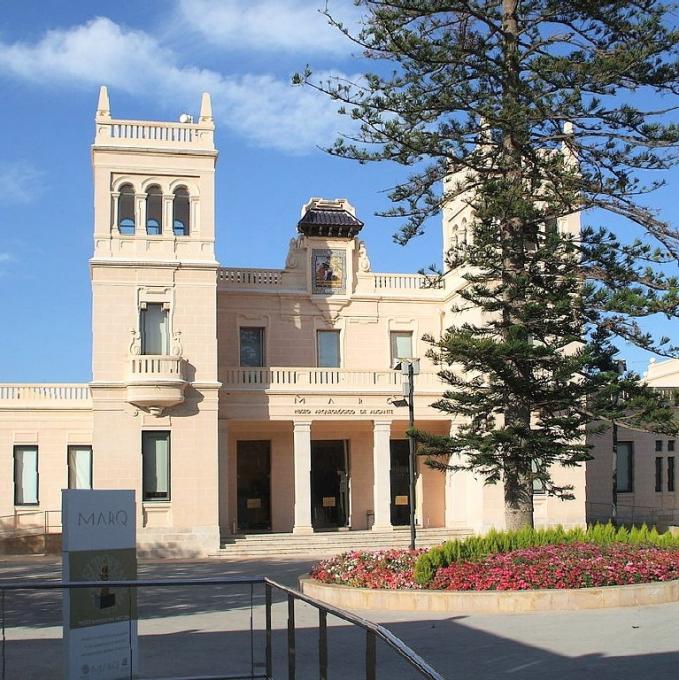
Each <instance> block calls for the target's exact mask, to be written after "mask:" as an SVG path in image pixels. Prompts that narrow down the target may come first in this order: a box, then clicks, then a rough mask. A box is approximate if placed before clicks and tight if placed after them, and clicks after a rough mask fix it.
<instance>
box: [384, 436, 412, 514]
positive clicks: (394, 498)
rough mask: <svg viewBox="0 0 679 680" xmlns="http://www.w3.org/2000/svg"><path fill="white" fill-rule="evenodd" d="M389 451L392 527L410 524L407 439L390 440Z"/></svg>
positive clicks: (408, 448) (408, 451) (408, 449)
mask: <svg viewBox="0 0 679 680" xmlns="http://www.w3.org/2000/svg"><path fill="white" fill-rule="evenodd" d="M389 447H390V449H391V523H392V525H393V526H403V525H405V524H410V497H409V494H410V484H409V473H408V460H409V458H410V445H409V442H408V440H407V439H392V440H391V442H389Z"/></svg>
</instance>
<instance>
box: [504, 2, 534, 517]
mask: <svg viewBox="0 0 679 680" xmlns="http://www.w3.org/2000/svg"><path fill="white" fill-rule="evenodd" d="M502 9H503V30H504V34H505V38H504V50H503V61H504V64H503V65H504V84H503V118H502V120H503V125H504V129H503V131H502V132H503V134H502V146H503V154H504V165H505V172H506V177H507V179H509V180H510V181H511V184H512V186H514V187H521V186H523V185H524V177H523V158H522V149H521V145H520V142H519V139H520V132H521V131H520V125H521V123H519V122H517V117H516V115H517V114H516V107H517V105H518V102H519V90H520V77H521V66H520V55H519V43H518V36H519V21H518V0H503V3H502ZM506 200H507V201H515V200H516V198H515V197H514V196H511V195H507V198H506ZM507 211H508V213H509V215H508V217H507V219H505V220H504V222H503V223H502V224H501V225H500V229H501V233H502V260H503V262H502V283H503V291H504V292H503V297H504V303H505V304H504V308H503V311H502V325H501V333H502V339H503V340H504V341H505V342H508V341H509V340H510V339H511V338H512V337H513V338H517V337H525V338H527V337H528V333H527V331H526V329H525V328H523V331H524V332H523V333H522V334H517V330H520V329H519V327H522V326H524V320H523V313H522V312H523V307H524V304H525V300H524V299H522V298H520V297H519V296H518V295H517V294H516V290H513V291H512V292H510V290H511V289H512V286H513V284H514V282H515V281H516V279H517V276H519V275H522V274H523V273H524V271H525V268H526V260H525V249H526V240H527V237H528V236H529V234H528V233H527V227H526V224H525V223H524V220H523V219H522V217H521V216H520V215H521V213H520V212H519V211H518V210H517V206H516V205H511V206H510V207H508V209H507ZM514 367H515V370H516V372H517V373H520V374H522V377H526V375H527V373H529V372H530V368H529V367H526V366H524V365H521V364H520V362H519V361H515V362H514ZM504 426H505V427H508V428H516V429H518V430H525V431H528V430H529V429H530V426H531V407H530V404H528V403H527V402H526V400H525V399H524V398H522V395H521V394H516V393H507V395H506V398H505V404H504ZM520 446H521V444H520V442H519V443H517V444H516V448H519V447H520ZM504 468H505V469H504V499H505V523H506V527H507V529H508V530H511V529H520V528H522V527H532V526H533V483H532V476H531V474H530V463H528V469H526V462H525V458H524V457H523V451H514V452H513V453H512V452H511V451H510V452H509V454H508V455H507V460H506V462H505V466H504Z"/></svg>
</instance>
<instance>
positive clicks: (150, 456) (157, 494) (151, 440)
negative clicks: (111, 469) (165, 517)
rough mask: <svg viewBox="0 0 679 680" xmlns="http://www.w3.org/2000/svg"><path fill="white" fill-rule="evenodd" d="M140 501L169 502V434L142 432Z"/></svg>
mask: <svg viewBox="0 0 679 680" xmlns="http://www.w3.org/2000/svg"><path fill="white" fill-rule="evenodd" d="M141 455H142V499H143V500H145V501H169V500H170V433H169V432H155V431H152V432H142V433H141Z"/></svg>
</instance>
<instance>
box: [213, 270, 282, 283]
mask: <svg viewBox="0 0 679 680" xmlns="http://www.w3.org/2000/svg"><path fill="white" fill-rule="evenodd" d="M217 280H218V282H219V283H220V284H222V285H223V286H225V287H227V288H280V287H281V286H282V285H283V272H282V270H280V269H236V268H229V267H223V268H221V269H219V270H218V274H217Z"/></svg>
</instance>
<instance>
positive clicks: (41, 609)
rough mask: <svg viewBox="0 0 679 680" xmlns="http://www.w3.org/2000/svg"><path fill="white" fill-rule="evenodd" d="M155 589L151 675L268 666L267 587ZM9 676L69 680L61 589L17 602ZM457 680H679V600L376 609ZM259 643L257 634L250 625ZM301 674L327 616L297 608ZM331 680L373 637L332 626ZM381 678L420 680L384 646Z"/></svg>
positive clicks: (245, 567) (292, 579) (193, 571)
mask: <svg viewBox="0 0 679 680" xmlns="http://www.w3.org/2000/svg"><path fill="white" fill-rule="evenodd" d="M312 562H313V559H312V558H308V559H304V558H298V559H294V560H291V559H286V560H282V559H279V560H275V559H269V560H238V561H217V560H202V561H191V562H182V561H175V560H164V561H161V562H142V563H141V564H140V568H139V577H140V578H155V577H158V578H164V577H167V578H173V577H174V578H178V577H195V578H200V577H219V576H257V575H267V576H270V577H272V578H274V579H276V580H278V581H279V582H281V583H284V584H287V585H295V584H296V580H297V576H298V575H299V574H301V573H303V572H305V571H307V570H308V568H309V566H310V564H311V563H312ZM59 576H60V562H59V560H57V559H54V558H42V557H35V558H2V559H0V579H3V580H4V579H15V578H20V579H39V578H58V577H59ZM253 595H254V597H253V599H252V606H251V598H250V588H249V586H248V587H242V586H238V587H228V588H226V587H224V588H221V587H209V588H202V587H199V588H197V587H193V588H188V587H182V588H177V589H173V590H169V589H160V588H152V589H147V590H145V591H141V592H140V593H139V616H140V623H139V632H140V641H139V652H140V672H141V677H143V678H162V677H168V676H182V675H190V674H194V675H198V674H204V675H207V674H217V673H223V674H227V673H236V672H243V673H245V672H246V671H247V672H249V668H250V656H251V650H252V651H254V659H255V669H256V670H257V671H259V672H261V671H262V670H263V661H264V633H263V629H264V605H263V592H262V589H261V587H260V586H257V587H255V589H254V593H253ZM5 611H6V650H7V662H6V680H32V679H34V678H35V679H36V680H37V679H40V680H48V679H50V678H54V679H57V678H61V677H62V675H61V663H62V662H61V658H62V649H61V645H62V642H61V600H60V596H59V595H57V594H56V593H44V592H43V593H37V592H34V593H31V594H27V593H22V594H12V595H8V596H7V598H6V602H5ZM357 613H358V614H359V615H361V616H364V617H366V618H370V619H372V620H374V621H377V622H379V623H382V624H384V625H385V626H387V627H388V628H389V629H390V630H391V631H392V632H393V633H394V634H396V635H397V636H399V637H400V638H401V639H403V640H404V641H405V642H406V643H407V644H409V645H410V646H411V647H412V648H413V649H414V650H415V651H416V652H418V653H419V654H421V655H422V656H423V657H424V658H425V659H426V660H427V661H429V662H430V663H431V664H432V665H433V666H434V667H435V668H436V669H437V670H439V671H440V672H441V673H442V674H443V675H444V676H445V677H446V678H451V679H455V678H465V679H466V678H474V679H475V680H476V679H480V680H485V679H488V680H490V679H491V678H504V677H506V678H510V679H512V680H514V679H516V680H520V679H521V678H534V677H543V678H544V677H546V678H548V679H549V680H561V679H564V680H565V679H566V678H596V680H606V679H608V678H610V679H611V680H613V679H615V680H624V679H628V678H629V679H630V680H631V679H636V678H641V677H648V678H654V679H656V678H658V679H660V678H668V679H669V678H676V677H677V673H678V671H677V668H678V667H679V635H678V634H677V620H679V603H678V604H670V605H657V606H652V607H643V608H626V609H609V610H593V611H582V612H555V613H550V614H544V613H536V614H520V615H501V616H485V615H484V616H481V615H479V616H451V615H450V613H431V614H429V615H426V614H422V613H418V614H414V613H409V612H386V611H371V612H364V611H362V612H357ZM251 616H252V619H253V624H254V630H255V633H254V636H253V637H252V638H251V636H250V632H249V630H250V617H251ZM273 616H274V628H275V633H274V673H275V677H277V678H286V677H287V667H286V662H285V656H284V654H285V641H286V637H287V634H286V630H285V628H286V616H287V610H286V604H285V602H283V601H282V599H281V598H278V599H277V602H276V604H275V605H274V614H273ZM296 620H297V628H298V633H297V644H298V651H297V661H298V675H297V677H298V678H316V677H318V672H317V663H318V661H317V660H318V649H317V631H316V624H317V614H316V612H315V610H314V609H312V608H311V607H309V606H307V605H303V604H297V609H296ZM328 623H329V631H328V638H329V655H330V667H331V673H330V677H331V678H362V677H363V668H362V663H363V650H364V635H363V633H362V632H361V631H358V630H356V629H354V628H352V627H351V626H349V625H346V624H344V623H342V622H340V621H336V620H332V619H329V622H328ZM378 662H379V670H378V677H379V678H388V677H389V678H391V677H392V676H393V675H394V674H395V673H398V678H399V680H408V679H409V678H415V677H417V676H416V675H413V674H412V673H411V672H409V671H408V669H407V668H406V666H405V665H404V664H403V662H402V661H401V660H400V659H398V658H397V657H396V656H395V655H394V654H393V653H392V652H391V651H390V650H387V649H383V648H381V647H378Z"/></svg>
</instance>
